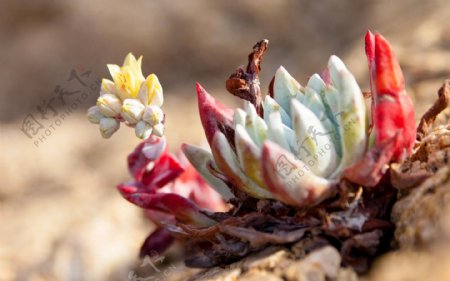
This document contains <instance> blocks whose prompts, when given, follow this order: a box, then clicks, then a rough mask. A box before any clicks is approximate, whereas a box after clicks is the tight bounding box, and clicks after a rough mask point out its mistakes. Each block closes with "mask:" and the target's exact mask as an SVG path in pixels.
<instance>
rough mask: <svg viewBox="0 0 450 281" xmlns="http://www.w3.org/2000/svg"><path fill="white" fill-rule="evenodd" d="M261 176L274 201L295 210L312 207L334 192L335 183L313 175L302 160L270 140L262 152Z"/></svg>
mask: <svg viewBox="0 0 450 281" xmlns="http://www.w3.org/2000/svg"><path fill="white" fill-rule="evenodd" d="M261 160H262V163H264V165H262V174H263V177H264V180H265V182H266V184H267V186H268V187H269V190H270V191H271V192H272V193H273V194H274V196H275V198H276V199H278V200H280V201H282V202H284V203H286V204H289V205H293V206H296V207H310V206H313V205H316V204H318V203H320V202H321V201H322V200H324V199H326V198H328V197H330V196H332V195H333V194H334V193H335V191H336V190H335V188H334V185H335V182H333V181H328V180H326V179H324V178H322V177H318V176H316V175H314V173H312V171H311V169H309V168H308V166H307V165H306V164H305V163H303V162H302V161H300V160H298V159H296V158H295V157H294V156H293V155H292V154H291V153H290V152H289V151H286V150H285V149H283V148H282V147H280V146H278V145H277V144H275V143H272V142H270V141H267V142H266V143H265V144H264V146H263V151H262V159H261Z"/></svg>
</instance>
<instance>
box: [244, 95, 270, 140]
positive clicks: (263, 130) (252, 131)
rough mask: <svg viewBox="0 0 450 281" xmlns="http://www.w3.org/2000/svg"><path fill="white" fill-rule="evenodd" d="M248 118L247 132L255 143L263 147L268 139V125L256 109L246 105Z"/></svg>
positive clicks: (249, 104)
mask: <svg viewBox="0 0 450 281" xmlns="http://www.w3.org/2000/svg"><path fill="white" fill-rule="evenodd" d="M245 108H246V113H247V115H246V118H245V126H244V128H245V130H246V131H247V132H248V134H249V136H250V137H251V138H252V140H253V141H254V143H255V144H256V145H257V146H258V147H261V146H262V144H263V142H264V141H265V140H266V139H267V125H266V123H264V120H263V119H262V118H261V117H259V116H258V114H257V113H256V109H255V107H254V106H253V105H252V104H251V103H249V102H246V103H245Z"/></svg>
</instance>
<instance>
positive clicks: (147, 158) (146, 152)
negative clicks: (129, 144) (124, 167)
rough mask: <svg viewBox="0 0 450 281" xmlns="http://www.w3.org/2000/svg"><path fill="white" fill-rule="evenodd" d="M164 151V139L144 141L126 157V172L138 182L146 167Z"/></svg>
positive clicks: (155, 138)
mask: <svg viewBox="0 0 450 281" xmlns="http://www.w3.org/2000/svg"><path fill="white" fill-rule="evenodd" d="M165 150H166V139H165V138H159V137H150V138H148V139H146V140H145V141H143V142H141V143H140V144H139V145H138V146H137V147H136V148H135V149H134V151H133V152H132V153H131V154H130V155H128V170H129V171H130V173H131V174H132V175H133V177H134V178H135V179H136V180H140V179H141V178H142V175H143V174H144V172H145V169H146V168H147V165H148V164H149V163H150V162H153V161H155V160H156V159H158V158H159V156H161V154H162V153H163V152H164V151H165Z"/></svg>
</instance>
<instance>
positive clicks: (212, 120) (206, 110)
mask: <svg viewBox="0 0 450 281" xmlns="http://www.w3.org/2000/svg"><path fill="white" fill-rule="evenodd" d="M197 96H198V109H199V112H200V120H201V121H202V125H203V129H204V130H205V134H206V138H207V139H208V142H209V143H210V144H211V142H212V139H213V137H214V134H215V133H216V132H217V131H218V130H219V126H222V127H223V128H233V110H232V109H230V108H226V107H224V106H223V105H222V104H221V103H220V102H218V101H217V100H215V99H214V98H213V97H212V96H211V95H209V94H208V93H207V92H206V91H205V89H203V87H202V86H201V85H200V84H199V83H197Z"/></svg>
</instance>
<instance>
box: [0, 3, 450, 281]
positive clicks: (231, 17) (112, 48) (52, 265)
mask: <svg viewBox="0 0 450 281" xmlns="http://www.w3.org/2000/svg"><path fill="white" fill-rule="evenodd" d="M449 18H450V4H449V2H448V0H429V1H420V0H412V1H406V0H401V1H388V0H384V1H367V0H360V1H350V0H341V1H337V0H323V1H306V0H302V1H295V2H294V1H279V0H259V1H256V0H255V1H247V0H245V1H239V2H238V1H207V0H204V1H200V0H195V1H175V0H169V1H164V2H163V1H151V0H129V1H119V0H109V1H106V0H99V1H88V0H79V1H69V0H58V1H56V0H16V1H12V0H9V1H8V0H3V1H1V2H0V89H1V91H0V147H1V151H0V171H1V172H0V174H1V178H2V180H1V183H0V222H1V226H0V281H4V280H70V281H72V280H73V281H77V280H89V281H90V280H99V281H101V280H129V278H128V277H129V273H130V272H131V271H132V270H133V269H134V268H136V266H138V265H139V261H138V258H137V255H138V251H139V247H140V245H141V243H142V242H143V240H144V239H145V237H146V235H147V234H148V233H149V232H150V231H151V229H152V226H151V225H150V224H149V223H148V222H146V221H145V219H144V217H143V215H142V213H141V211H140V210H139V209H138V208H137V207H135V206H133V205H131V204H129V203H128V202H126V201H125V200H123V199H122V198H121V197H120V195H119V194H118V192H117V191H116V189H115V186H116V185H117V184H118V183H120V182H122V181H125V180H128V179H129V175H128V173H127V169H126V156H127V155H128V153H130V152H131V151H132V149H133V148H134V147H135V146H136V145H137V144H138V142H139V141H138V139H137V138H136V137H135V136H134V131H133V130H131V129H127V128H122V129H121V130H119V132H118V133H117V134H115V135H114V136H113V137H112V138H111V139H109V140H104V139H102V138H101V136H100V134H99V132H98V126H94V125H91V124H89V123H88V122H87V121H86V118H85V112H86V109H87V108H88V107H90V106H92V105H93V104H94V103H95V100H96V97H97V96H98V90H96V89H94V88H93V87H91V86H92V85H93V83H94V82H95V81H96V80H98V79H101V78H103V77H108V76H109V74H108V72H107V68H106V64H107V63H115V64H121V63H122V61H123V58H124V57H125V55H126V54H127V53H128V52H130V51H131V52H133V53H134V54H135V55H136V56H139V55H143V56H144V60H143V72H144V74H145V75H148V74H150V73H156V74H157V75H158V77H159V79H160V81H161V83H162V85H163V88H164V96H165V104H164V110H165V112H166V114H167V131H166V132H167V133H166V134H167V136H168V140H169V143H170V148H171V150H172V151H176V150H177V148H178V147H179V145H180V144H181V143H182V142H189V143H197V144H200V143H202V142H203V141H204V137H203V133H202V130H201V127H200V120H199V118H198V115H197V107H196V95H195V82H196V81H199V82H200V83H201V84H202V85H203V86H204V87H205V88H206V89H207V90H208V91H209V92H210V93H212V94H213V95H214V96H216V97H217V98H218V99H220V100H221V101H222V102H224V103H226V104H229V105H232V104H238V101H237V100H236V99H235V98H234V97H231V96H230V95H229V94H227V93H226V91H225V88H224V83H225V80H226V79H227V78H228V76H229V75H230V74H231V73H232V72H233V71H234V69H235V68H236V67H237V66H239V65H243V64H245V63H246V57H247V55H248V53H249V52H250V50H251V48H252V46H253V44H254V43H255V42H256V41H258V40H260V39H263V38H267V39H269V40H270V44H269V49H268V52H267V53H266V56H265V58H264V62H263V65H262V67H263V69H262V79H261V80H262V88H263V89H264V91H266V90H265V89H267V86H268V83H269V82H270V79H271V77H272V75H273V74H274V72H275V70H276V69H277V68H278V66H280V65H283V66H284V67H285V68H287V69H288V70H289V72H290V73H291V74H292V75H293V76H294V77H296V78H297V80H298V81H299V82H301V83H303V84H305V82H306V81H307V78H308V77H309V76H310V75H311V74H313V73H315V72H321V71H322V69H323V68H324V67H325V65H326V63H327V60H328V58H329V56H330V55H332V54H336V55H338V56H339V57H341V58H342V59H343V60H344V62H345V63H346V64H347V67H348V68H349V69H350V70H351V71H352V72H353V73H354V74H355V76H356V77H357V80H358V81H359V83H360V85H361V87H362V89H363V90H368V74H367V65H366V58H365V55H364V41H363V38H364V34H365V32H366V30H367V29H371V30H373V31H379V32H381V33H383V35H384V36H385V37H386V38H388V40H390V41H391V43H392V44H393V46H394V50H395V52H396V53H397V56H398V57H399V59H400V62H401V65H402V68H403V70H404V72H405V76H406V80H407V83H408V87H409V93H410V94H411V95H412V96H413V98H414V100H415V101H416V104H417V115H418V116H420V114H421V113H422V112H423V111H424V110H425V109H426V108H427V107H428V106H429V105H430V104H431V103H432V102H433V101H434V99H435V97H436V92H437V89H438V88H439V87H440V85H441V84H442V82H443V80H444V79H445V78H448V77H449V73H450V21H448V19H449ZM108 78H109V77H108ZM30 124H32V125H33V126H34V128H35V131H33V132H30V131H29V130H27V129H26V128H29V127H27V126H29V125H30ZM36 130H37V132H36ZM34 133H36V134H34ZM172 255H174V254H172ZM174 267H175V268H176V269H174V270H173V276H171V277H173V278H175V276H176V275H177V274H178V275H179V274H181V275H182V274H183V273H179V272H182V271H183V270H184V268H183V266H182V265H180V264H177V265H176V266H174ZM171 274H172V273H171Z"/></svg>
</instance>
